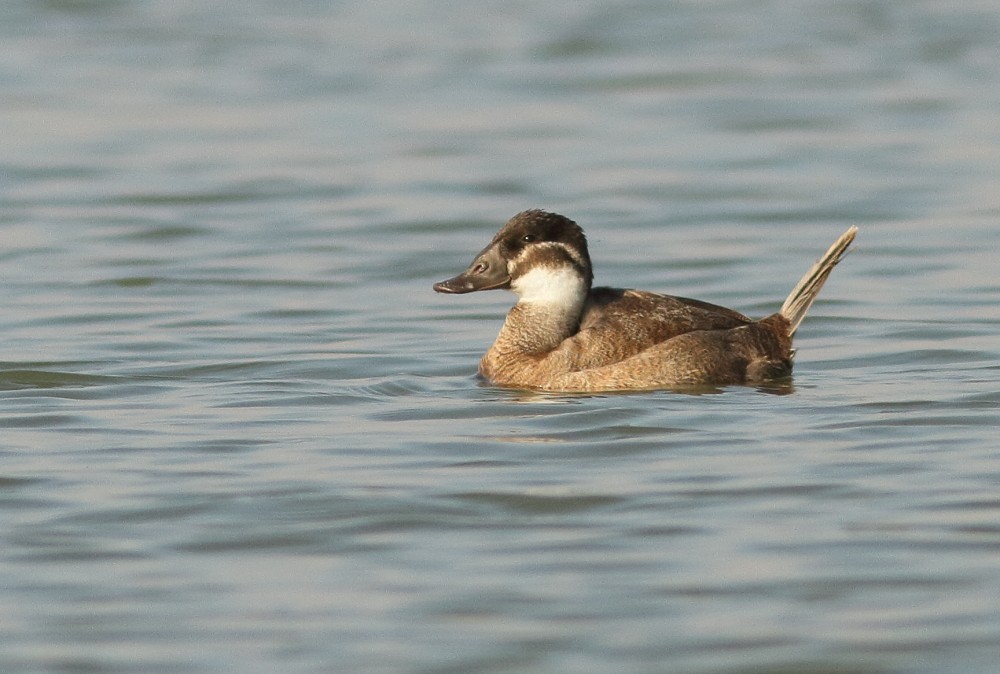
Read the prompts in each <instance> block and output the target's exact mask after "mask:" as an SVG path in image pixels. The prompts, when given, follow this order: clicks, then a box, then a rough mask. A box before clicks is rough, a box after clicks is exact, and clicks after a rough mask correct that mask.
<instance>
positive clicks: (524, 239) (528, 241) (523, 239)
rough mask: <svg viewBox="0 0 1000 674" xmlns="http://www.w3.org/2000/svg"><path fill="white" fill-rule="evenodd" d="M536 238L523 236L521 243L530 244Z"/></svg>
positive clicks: (530, 235)
mask: <svg viewBox="0 0 1000 674" xmlns="http://www.w3.org/2000/svg"><path fill="white" fill-rule="evenodd" d="M537 238H538V237H537V236H535V235H534V234H525V235H524V236H522V237H521V241H523V242H524V243H532V242H534V241H535V239H537Z"/></svg>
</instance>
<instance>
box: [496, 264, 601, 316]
mask: <svg viewBox="0 0 1000 674" xmlns="http://www.w3.org/2000/svg"><path fill="white" fill-rule="evenodd" d="M510 289H511V290H512V291H514V293H516V294H517V296H518V297H519V298H520V301H519V302H518V303H519V304H520V303H526V304H537V305H544V306H550V307H559V308H561V309H563V310H570V311H572V310H574V309H577V310H578V309H579V308H581V307H582V305H583V302H584V301H585V300H586V299H587V282H586V281H585V280H584V279H583V278H582V277H581V276H580V273H579V272H578V271H577V270H575V269H573V268H572V267H570V266H568V265H560V266H557V267H548V266H539V267H535V268H534V269H532V270H530V271H528V272H526V273H525V274H522V275H521V276H518V277H517V278H516V279H514V280H513V281H511V284H510Z"/></svg>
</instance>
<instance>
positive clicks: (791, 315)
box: [780, 226, 858, 336]
mask: <svg viewBox="0 0 1000 674" xmlns="http://www.w3.org/2000/svg"><path fill="white" fill-rule="evenodd" d="M857 233H858V228H857V227H853V226H852V227H851V228H850V229H848V230H847V231H846V232H844V233H843V234H841V235H840V238H839V239H837V241H836V242H835V243H834V244H833V245H832V246H830V249H829V250H828V251H826V253H825V254H824V255H823V257H821V258H820V259H819V260H817V261H816V264H814V265H813V266H812V267H811V268H810V269H809V271H807V272H806V274H805V276H803V277H802V279H801V280H800V281H799V282H798V283H797V284H796V285H795V288H794V289H793V290H792V292H790V293H789V294H788V298H787V299H786V300H785V303H784V304H782V305H781V312H780V313H781V315H782V316H784V317H785V318H787V319H788V322H789V323H790V324H791V327H790V328H789V330H788V334H789V336H791V335H794V334H795V331H796V330H797V329H798V327H799V324H800V323H801V322H802V319H803V318H805V317H806V312H807V311H809V307H811V306H812V303H813V302H814V301H815V300H816V295H818V294H819V290H820V288H822V287H823V284H824V283H826V279H827V277H828V276H829V275H830V272H832V271H833V268H834V267H836V266H837V263H838V262H840V259H841V258H842V257H844V253H846V252H847V248H848V246H850V245H851V242H852V241H854V235H855V234H857Z"/></svg>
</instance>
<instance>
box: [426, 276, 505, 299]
mask: <svg viewBox="0 0 1000 674" xmlns="http://www.w3.org/2000/svg"><path fill="white" fill-rule="evenodd" d="M509 287H510V277H509V276H507V275H506V274H504V275H503V277H502V278H487V277H484V276H483V275H481V274H471V273H469V271H464V272H462V273H461V274H459V275H458V276H455V277H453V278H450V279H448V280H447V281H441V282H440V283H435V284H434V290H436V291H438V292H439V293H448V294H449V295H461V294H462V293H474V292H476V291H477V290H495V289H502V288H509Z"/></svg>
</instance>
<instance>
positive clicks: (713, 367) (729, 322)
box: [434, 210, 857, 392]
mask: <svg viewBox="0 0 1000 674" xmlns="http://www.w3.org/2000/svg"><path fill="white" fill-rule="evenodd" d="M856 233H857V227H851V228H850V229H848V230H847V231H846V232H844V234H842V235H841V237H840V238H839V239H837V241H836V242H835V243H834V244H833V245H832V246H831V247H830V249H829V250H828V251H827V252H826V253H825V254H824V255H823V257H821V258H820V259H819V260H818V261H817V262H816V264H814V265H813V266H812V268H811V269H809V271H808V272H806V274H805V276H803V277H802V279H801V280H800V281H799V282H798V284H797V285H796V286H795V288H794V289H793V290H792V292H791V293H790V294H789V295H788V298H787V299H786V300H785V302H784V304H782V306H781V309H780V310H779V311H778V312H777V313H775V314H771V315H770V316H767V317H766V318H762V319H760V320H756V321H755V320H753V319H751V318H748V317H747V316H744V315H743V314H741V313H739V312H737V311H733V310H732V309H726V308H725V307H720V306H717V305H714V304H709V303H708V302H702V301H699V300H693V299H688V298H685V297H673V296H671V295H660V294H657V293H652V292H647V291H643V290H625V289H619V288H604V287H599V288H594V287H592V283H593V279H594V274H593V270H592V268H591V264H590V255H589V253H588V252H587V239H586V237H585V236H584V233H583V230H582V229H581V228H580V226H579V225H577V224H576V223H575V222H573V221H572V220H570V219H569V218H567V217H565V216H562V215H558V214H556V213H549V212H546V211H542V210H528V211H524V212H522V213H518V214H517V215H515V216H514V217H513V218H511V219H510V220H509V221H508V222H507V224H505V225H504V226H503V227H502V228H501V229H500V231H499V232H497V234H496V236H494V237H493V240H492V241H491V242H490V244H489V245H488V246H486V248H484V249H483V250H482V251H481V252H480V253H479V254H478V255H476V257H475V259H474V260H473V261H472V264H471V265H469V267H468V269H466V270H465V271H463V272H462V273H461V274H459V275H458V276H455V277H454V278H450V279H448V280H447V281H441V282H440V283H436V284H434V290H436V291H437V292H439V293H449V294H461V293H470V292H476V291H479V290H496V289H505V290H511V291H513V292H514V294H516V295H517V298H518V299H517V304H515V305H514V308H512V309H511V310H510V313H508V314H507V319H506V320H505V321H504V324H503V327H502V328H501V329H500V334H499V335H498V336H497V338H496V341H495V342H493V346H491V347H490V348H489V350H488V351H487V352H486V355H485V356H483V358H482V360H481V361H480V363H479V371H480V373H481V374H482V375H483V376H484V377H485V378H486V379H488V380H489V381H491V382H493V383H494V384H497V385H499V386H504V387H511V388H521V389H539V390H546V391H563V392H588V391H616V390H617V391H620V390H639V389H647V390H648V389H657V388H683V387H689V386H701V385H725V384H756V383H764V382H767V381H769V380H773V379H777V378H781V377H786V376H788V375H789V374H791V371H792V355H793V350H792V336H793V335H794V334H795V331H796V330H797V329H798V327H799V324H800V323H801V322H802V319H803V318H805V315H806V312H807V311H808V310H809V307H810V306H812V303H813V301H814V300H815V299H816V295H817V293H819V290H820V288H822V287H823V283H824V282H825V281H826V279H827V277H828V276H829V275H830V272H831V271H833V268H834V267H835V266H836V264H837V263H838V262H840V259H841V258H842V257H843V255H844V253H845V252H846V251H847V248H848V246H850V245H851V242H852V241H853V240H854V236H855V234H856Z"/></svg>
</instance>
